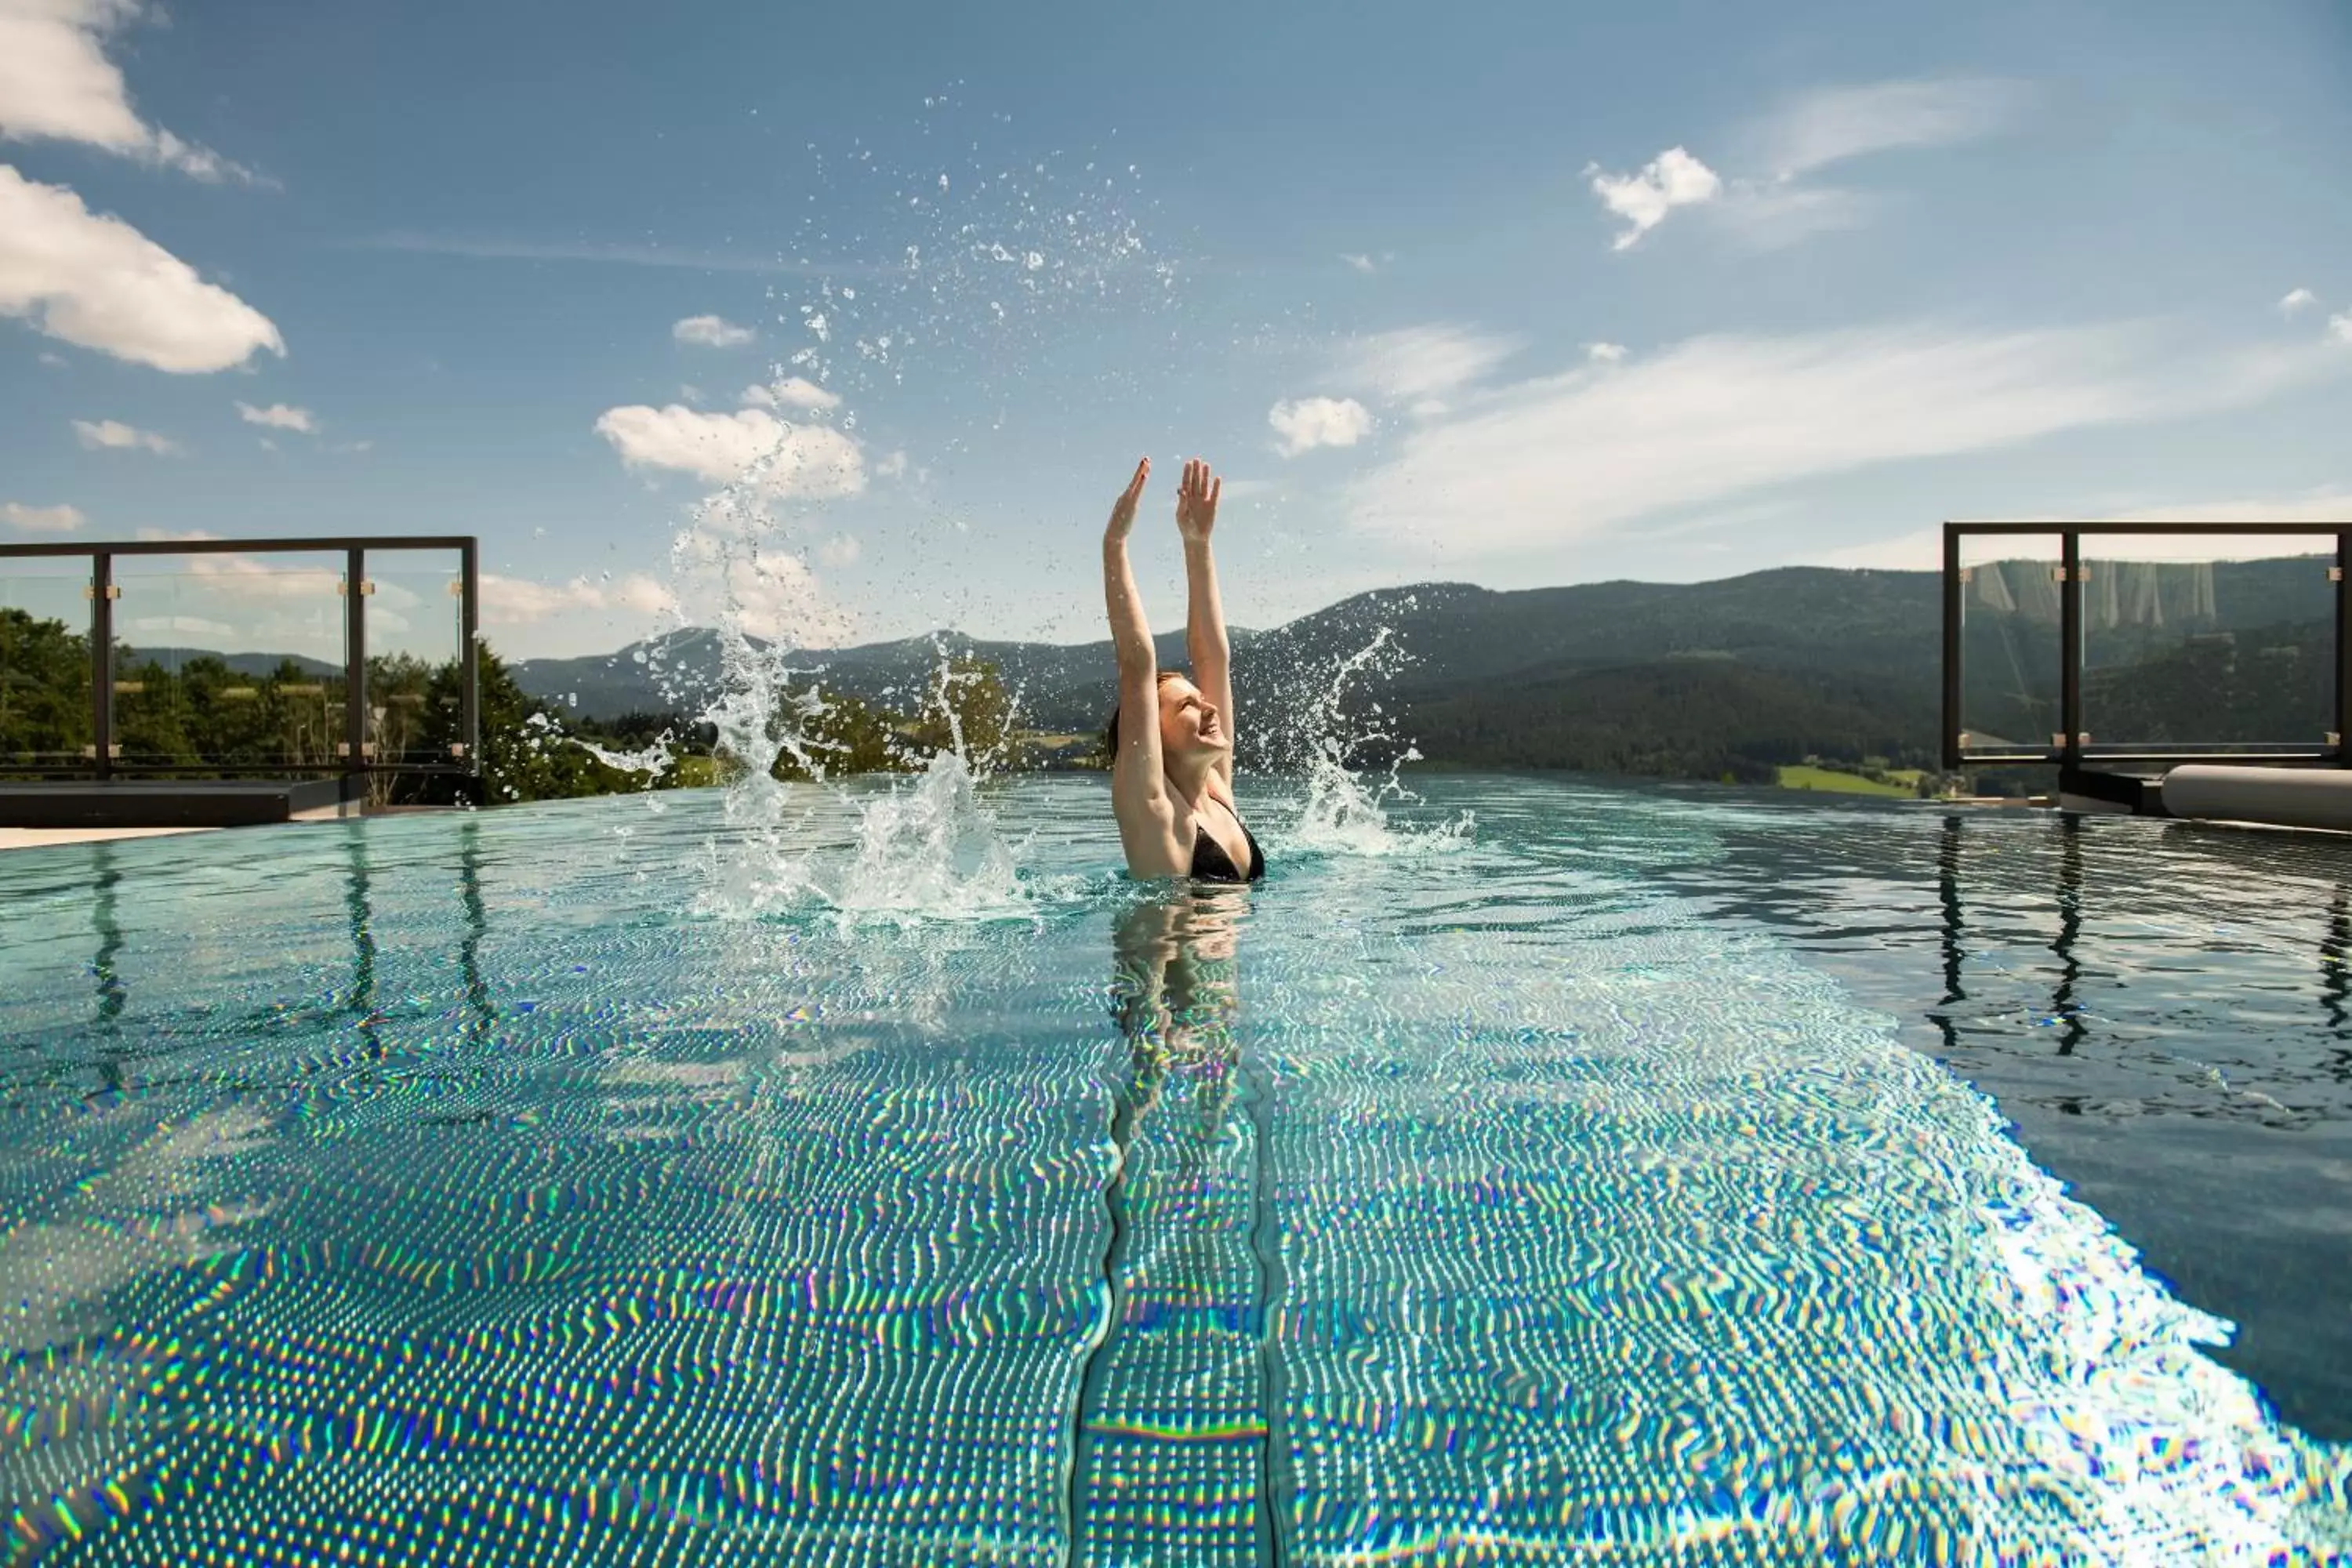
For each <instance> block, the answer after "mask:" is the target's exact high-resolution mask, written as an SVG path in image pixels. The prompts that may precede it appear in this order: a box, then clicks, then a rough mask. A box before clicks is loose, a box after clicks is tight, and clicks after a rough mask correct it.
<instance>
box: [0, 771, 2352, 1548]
mask: <svg viewBox="0 0 2352 1568" xmlns="http://www.w3.org/2000/svg"><path fill="white" fill-rule="evenodd" d="M1427 793H1428V796H1429V799H1428V801H1427V802H1426V804H1425V806H1424V807H1423V808H1421V809H1420V810H1419V811H1418V812H1415V811H1408V812H1405V813H1403V814H1402V816H1404V817H1405V818H1406V819H1407V820H1406V821H1405V822H1404V823H1402V824H1400V825H1399V826H1400V827H1401V828H1406V829H1409V828H1411V827H1412V826H1413V823H1412V820H1411V819H1412V818H1414V817H1416V816H1421V817H1425V819H1426V824H1425V827H1424V830H1423V833H1422V834H1421V835H1420V836H1415V835H1414V834H1413V833H1412V832H1410V831H1399V832H1391V833H1389V834H1386V835H1384V836H1383V835H1379V834H1371V833H1366V832H1354V833H1351V834H1350V835H1349V836H1348V837H1346V839H1345V840H1344V845H1343V842H1342V840H1340V839H1339V838H1337V837H1331V836H1324V837H1322V838H1321V839H1320V841H1321V842H1323V843H1325V844H1327V845H1328V847H1326V848H1323V849H1320V850H1318V849H1317V848H1315V847H1313V846H1312V844H1311V843H1302V842H1301V837H1300V834H1299V832H1298V831H1297V830H1296V829H1294V830H1292V831H1290V832H1287V833H1286V831H1285V827H1286V824H1287V823H1288V822H1289V821H1290V820H1291V814H1292V813H1293V812H1294V810H1295V807H1294V806H1293V805H1292V803H1289V802H1286V801H1285V800H1283V799H1282V798H1280V796H1279V795H1277V794H1273V793H1260V794H1258V795H1251V794H1250V793H1249V792H1247V791H1246V790H1245V791H1244V806H1245V807H1246V808H1248V809H1250V810H1251V812H1252V815H1253V818H1254V822H1255V825H1257V826H1259V833H1260V837H1261V838H1263V839H1264V840H1265V843H1266V846H1267V848H1268V851H1269V854H1270V857H1271V858H1272V861H1273V867H1274V874H1273V876H1272V877H1271V878H1270V879H1269V880H1268V881H1267V882H1266V883H1265V884H1264V885H1262V886H1260V887H1258V888H1255V889H1248V890H1240V889H1224V890H1207V889H1202V890H1197V891H1195V890H1188V889H1182V888H1156V889H1155V888H1149V887H1138V886H1135V885H1133V884H1130V883H1128V882H1126V881H1125V880H1124V879H1122V878H1120V877H1118V876H1117V875H1115V874H1114V872H1115V867H1116V861H1117V844H1116V840H1115V838H1114V837H1113V836H1112V835H1111V833H1110V832H1109V831H1108V810H1107V800H1106V798H1105V796H1104V793H1103V791H1102V788H1101V785H1100V784H1099V782H1097V781H1093V780H1085V779H1058V780H1033V781H1024V782H1021V783H1018V784H1013V785H1010V786H1008V787H1005V788H1003V789H1002V790H999V791H997V792H996V793H995V794H994V796H993V808H994V810H995V812H996V813H997V816H998V817H999V819H1000V821H1002V822H1003V823H1004V824H1005V825H1006V826H1007V828H1008V837H1010V838H1011V840H1012V843H1013V850H1014V853H1015V858H1016V859H1017V861H1018V863H1019V864H1020V866H1021V867H1022V868H1023V875H1024V878H1025V879H1026V880H1025V882H1024V889H1025V896H1024V897H1023V898H1018V899H1013V900H998V901H997V903H996V904H995V905H993V906H992V907H990V908H989V909H985V910H979V911H977V913H979V914H985V915H987V916H988V917H989V918H971V915H972V914H973V913H974V911H967V918H961V919H957V920H952V921H950V920H938V919H923V918H919V917H918V916H914V915H910V914H908V912H907V911H906V910H903V909H900V910H893V911H890V913H889V918H887V919H886V918H879V917H878V916H872V915H871V914H870V911H869V915H868V916H862V917H860V918H857V919H844V918H841V917H840V916H839V915H837V914H836V913H835V912H833V911H830V910H825V909H822V908H816V907H801V906H795V905H791V904H786V905H783V906H781V907H779V906H768V907H765V908H764V909H763V911H762V912H761V913H760V914H759V915H757V916H746V915H743V914H740V913H735V912H730V906H729V904H728V903H727V900H724V899H723V898H714V897H713V893H712V890H713V889H715V888H716V889H723V888H726V887H729V886H730V885H736V884H737V883H740V881H741V880H742V879H740V878H737V877H734V876H733V875H732V874H731V873H732V871H733V870H734V869H735V865H734V863H735V861H736V860H737V859H739V858H740V857H742V856H744V855H748V854H751V853H755V852H757V853H766V852H767V851H766V850H765V849H764V848H758V849H756V850H755V848H754V847H752V846H751V845H750V844H749V843H748V842H747V841H746V840H744V839H743V838H742V837H741V836H740V835H741V829H740V827H739V826H730V825H729V824H728V823H727V821H726V819H725V818H724V816H722V814H721V812H720V811H719V807H718V805H717V803H716V801H715V800H713V799H709V798H699V799H698V798H695V797H692V796H678V797H671V799H670V801H669V804H668V808H667V810H663V811H659V812H656V811H653V810H651V809H649V808H648V806H647V805H646V803H645V802H643V801H639V800H612V801H600V802H592V803H583V804H576V805H554V806H544V807H531V808H523V809H515V810H509V811H505V812H498V813H486V814H481V815H477V816H430V817H412V818H392V819H377V820H372V821H368V822H364V823H358V824H335V825H317V826H304V827H299V828H285V829H275V830H268V831H266V832H259V831H257V832H249V833H242V834H219V835H211V836H204V837H193V838H184V839H167V840H148V841H142V842H137V843H131V844H125V845H99V846H89V847H75V848H65V849H54V850H42V851H30V852H19V853H16V854H12V855H10V856H8V857H6V858H5V859H0V1358H5V1359H0V1521H5V1523H6V1525H7V1529H8V1533H7V1536H6V1540H7V1542H8V1545H9V1548H10V1550H11V1551H12V1552H16V1554H18V1555H21V1556H26V1557H40V1558H43V1559H45V1560H54V1561H58V1562H89V1563H205V1562H246V1561H285V1562H301V1563H309V1562H320V1561H350V1562H358V1563H405V1562H436V1563H439V1562H467V1563H506V1562H512V1563H525V1562H528V1563H546V1562H564V1561H577V1562H597V1563H603V1562H612V1563H689V1562H711V1563H753V1562H758V1563H908V1564H916V1563H923V1564H929V1563H1037V1564H1053V1563H1104V1564H1109V1563H1259V1562H1276V1563H1282V1562H1287V1563H1409V1562H1426V1563H1497V1562H1624V1563H1653V1562H1654V1563H1815V1562H1821V1561H1824V1560H1838V1561H1848V1562H1951V1563H1978V1562H1983V1563H1990V1562H1996V1561H2035V1562H2053V1563H2070V1562H2080V1563H2191V1562H2207V1561H2210V1562H2257V1563H2263V1562H2326V1561H2338V1560H2343V1559H2344V1558H2345V1556H2346V1555H2347V1553H2352V1450H2347V1448H2346V1447H2343V1446H2342V1445H2341V1441H2340V1440H2341V1439H2343V1438H2344V1437H2346V1436H2352V1431H2347V1427H2348V1426H2352V1422H2347V1420H2346V1418H2345V1415H2344V1411H2345V1400H2346V1394H2345V1391H2346V1387H2347V1374H2346V1371H2345V1359H2346V1347H2347V1343H2352V1332H2347V1312H2352V1291H2347V1273H2352V1266H2347V1262H2346V1256H2347V1250H2352V1249H2347V1241H2352V1237H2347V1228H2352V1222H2347V1212H2352V1203H2347V1198H2352V1150H2347V1142H2346V1129H2347V1125H2352V1088H2347V1072H2352V1068H2347V1002H2346V983H2345V973H2344V968H2343V965H2344V963H2345V958H2346V953H2345V949H2346V946H2347V936H2352V927H2347V921H2352V916H2347V902H2346V900H2347V892H2346V889H2347V887H2352V860H2347V858H2346V856H2345V854H2344V852H2343V850H2342V849H2341V848H2340V847H2338V846H2337V845H2336V843H2335V842H2334V841H2325V840H2319V839H2293V838H2288V837H2275V836H2265V837H2257V836H2252V835H2246V834H2231V833H2226V832H2221V831H2218V830H2212V829H2194V828H2187V827H2181V826H2158V825H2152V824H2147V823H2138V822H2129V821H2101V820H2092V821H2081V822H2066V821H2063V820H2062V819H2058V818H2055V817H2053V816H2044V815H2038V814H2037V815H2034V816H2005V815H2001V814H1992V813H1985V814H1978V815H1970V816H1960V817H1953V816H1948V815H1947V814H1944V813H1939V812H1937V811H1935V810H1932V809H1927V808H1918V809H1909V808H1895V807H1864V806H1852V807H1839V806H1833V805H1832V806H1815V805H1804V804H1791V803H1785V802H1773V801H1769V800H1765V799H1762V798H1757V797H1745V796H1740V795H1730V794H1722V793H1712V792H1706V793H1702V792H1684V793H1677V792H1672V791H1651V792H1636V791H1629V790H1619V789H1612V788H1603V787H1600V786H1596V785H1592V784H1584V783H1578V782H1573V781H1555V780H1540V779H1517V780H1482V779H1465V780H1445V781H1441V782H1440V783H1439V784H1433V785H1431V786H1429V788H1428V791H1427ZM803 804H804V805H805V806H806V808H807V810H808V812H809V816H807V818H806V820H805V821H803V822H801V823H800V824H799V826H796V827H795V828H794V829H793V831H794V832H795V833H798V834H800V835H803V836H805V837H814V838H818V839H822V838H824V837H827V836H840V835H844V834H846V833H848V832H850V831H852V828H853V826H854V824H855V822H856V820H857V816H856V812H855V811H854V809H853V807H852V804H850V803H844V802H841V801H839V800H836V799H835V798H833V797H829V796H823V795H809V796H807V797H806V799H805V801H804V803H803ZM1464 811H1469V812H1473V813H1475V823H1476V826H1475V831H1473V832H1472V833H1470V834H1469V835H1468V836H1467V837H1461V836H1458V835H1448V834H1444V833H1440V832H1437V831H1434V828H1435V826H1436V825H1438V824H1441V823H1446V822H1452V821H1454V820H1455V819H1457V818H1458V816H1459V814H1461V813H1462V812H1464ZM1310 837H1312V836H1311V835H1310ZM885 902H886V903H887V900H885ZM1988 1094H1990V1095H1991V1096H1994V1097H1997V1100H1996V1099H1989V1098H1988ZM2012 1122H2013V1123H2014V1125H2012V1124H2011V1123H2012ZM2111 1222H2112V1223H2111ZM2231 1320H2238V1321H2242V1322H2243V1323H2245V1324H2246V1325H2247V1327H2246V1330H2245V1331H2244V1334H2243V1336H2242V1337H2240V1336H2239V1334H2238V1333H2237V1332H2236V1331H2233V1328H2232V1323H2231ZM2233 1341H2235V1342H2233Z"/></svg>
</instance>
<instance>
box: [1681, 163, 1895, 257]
mask: <svg viewBox="0 0 2352 1568" xmlns="http://www.w3.org/2000/svg"><path fill="white" fill-rule="evenodd" d="M1872 205H1873V204H1872V202H1871V200H1870V198H1868V197H1866V196H1864V195H1862V194H1861V193H1860V192H1858V191H1849V190H1843V189H1841V188H1840V187H1838V186H1835V185H1805V184H1789V183H1786V182H1783V181H1780V180H1734V181H1732V182H1731V184H1730V185H1729V187H1728V188H1727V189H1726V191H1725V192H1724V197H1723V200H1721V201H1719V202H1717V203H1716V204H1715V205H1714V206H1713V207H1711V208H1709V209H1708V211H1709V212H1710V214H1711V215H1712V216H1713V217H1714V218H1715V220H1716V221H1717V224H1719V225H1720V226H1722V227H1723V228H1724V229H1725V230H1726V231H1727V232H1728V233H1729V234H1730V236H1731V237H1733V238H1734V239H1736V240H1738V241H1739V242H1740V243H1741V244H1743V245H1746V246H1748V247H1751V248H1753V249H1757V250H1778V249H1780V248H1781V247H1784V246H1790V245H1794V244H1796V243H1797V242H1798V241H1799V240H1801V239H1807V238H1810V237H1812V236H1813V235H1816V234H1824V233H1827V232H1829V231H1831V230H1832V229H1841V228H1859V227H1861V226H1862V225H1863V224H1864V221H1865V220H1866V219H1867V218H1868V217H1869V216H1870V211H1871V207H1872Z"/></svg>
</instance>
